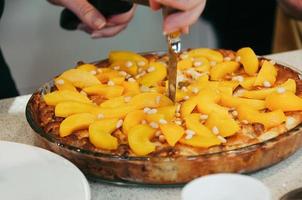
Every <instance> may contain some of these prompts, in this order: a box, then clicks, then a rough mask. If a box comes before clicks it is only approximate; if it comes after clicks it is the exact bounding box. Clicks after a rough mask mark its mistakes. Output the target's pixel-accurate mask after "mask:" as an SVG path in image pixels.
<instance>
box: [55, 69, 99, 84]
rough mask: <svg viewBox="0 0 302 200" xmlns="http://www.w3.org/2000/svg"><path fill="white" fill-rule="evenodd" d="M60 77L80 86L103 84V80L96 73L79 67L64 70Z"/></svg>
mask: <svg viewBox="0 0 302 200" xmlns="http://www.w3.org/2000/svg"><path fill="white" fill-rule="evenodd" d="M60 77H62V78H64V79H66V80H68V81H69V82H71V83H72V84H73V85H74V86H76V87H78V88H84V87H89V86H92V85H100V84H101V82H100V81H99V80H98V79H97V78H96V77H95V76H94V75H92V74H91V73H89V72H86V71H82V70H79V69H69V70H67V71H65V72H63V74H61V76H60Z"/></svg>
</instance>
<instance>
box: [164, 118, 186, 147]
mask: <svg viewBox="0 0 302 200" xmlns="http://www.w3.org/2000/svg"><path fill="white" fill-rule="evenodd" d="M160 130H161V131H162V133H163V135H164V136H165V138H166V140H167V142H168V144H169V145H170V146H175V144H176V143H177V142H178V141H179V140H180V139H181V138H182V136H183V135H184V133H185V130H184V128H183V127H181V126H179V125H177V124H175V123H167V124H161V125H160Z"/></svg>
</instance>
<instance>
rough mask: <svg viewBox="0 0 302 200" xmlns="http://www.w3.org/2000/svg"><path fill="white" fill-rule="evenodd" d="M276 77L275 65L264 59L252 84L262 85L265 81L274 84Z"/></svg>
mask: <svg viewBox="0 0 302 200" xmlns="http://www.w3.org/2000/svg"><path fill="white" fill-rule="evenodd" d="M276 77H277V69H276V68H275V66H274V65H273V64H272V63H271V62H269V61H267V60H266V61H264V62H263V64H262V67H261V69H260V71H259V73H258V75H257V77H256V80H255V82H254V86H263V85H265V84H266V83H267V84H268V83H269V84H270V85H274V83H275V81H276Z"/></svg>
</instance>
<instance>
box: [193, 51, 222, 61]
mask: <svg viewBox="0 0 302 200" xmlns="http://www.w3.org/2000/svg"><path fill="white" fill-rule="evenodd" d="M188 55H189V56H190V57H191V58H200V57H205V58H207V59H208V60H210V61H215V62H218V63H219V62H222V61H223V55H222V54H221V53H220V52H218V51H215V50H213V49H208V48H198V49H193V50H191V51H189V52H188Z"/></svg>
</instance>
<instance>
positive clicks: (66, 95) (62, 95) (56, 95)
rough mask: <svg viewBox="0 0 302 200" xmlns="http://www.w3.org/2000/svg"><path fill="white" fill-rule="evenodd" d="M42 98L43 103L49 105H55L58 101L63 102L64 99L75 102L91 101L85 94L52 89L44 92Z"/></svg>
mask: <svg viewBox="0 0 302 200" xmlns="http://www.w3.org/2000/svg"><path fill="white" fill-rule="evenodd" d="M43 98H44V101H45V103H46V104H47V105H50V106H55V105H57V104H58V103H61V102H65V101H76V102H82V103H88V104H89V103H90V104H91V101H90V100H89V99H88V97H86V96H85V95H82V94H80V93H79V92H74V91H69V90H61V91H54V92H51V93H48V94H45V95H44V96H43Z"/></svg>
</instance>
